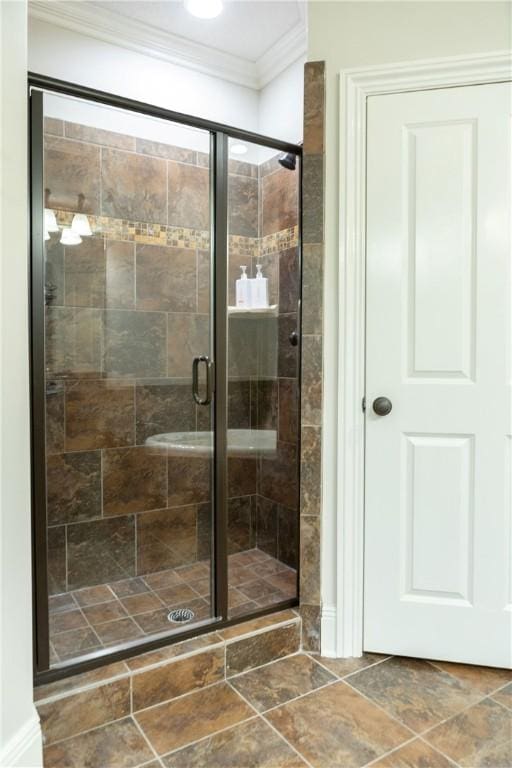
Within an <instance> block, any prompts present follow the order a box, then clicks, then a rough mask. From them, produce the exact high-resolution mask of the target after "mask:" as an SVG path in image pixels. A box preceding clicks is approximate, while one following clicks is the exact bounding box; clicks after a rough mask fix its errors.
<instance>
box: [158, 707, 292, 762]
mask: <svg viewBox="0 0 512 768" xmlns="http://www.w3.org/2000/svg"><path fill="white" fill-rule="evenodd" d="M163 763H164V766H166V768H190V766H194V768H227V766H233V768H235V766H238V767H239V768H242V766H243V767H244V768H249V766H250V768H277V767H278V766H279V768H302V766H305V765H306V763H304V762H303V760H301V758H300V757H299V756H298V755H297V753H296V752H294V751H293V750H292V749H291V748H290V747H289V746H288V745H287V744H286V743H285V742H284V741H283V740H282V739H280V738H279V736H278V735H277V734H276V732H275V731H273V730H272V728H270V727H269V726H268V725H267V724H266V723H265V722H263V720H261V719H259V718H258V719H256V718H255V719H254V720H249V721H248V722H247V723H243V724H242V725H236V726H235V727H234V728H229V729H228V730H226V731H223V732H222V733H217V734H215V735H214V736H210V738H207V739H203V740H202V741H200V742H198V743H197V744H192V745H190V746H189V747H185V748H184V749H180V750H179V751H177V752H173V753H172V754H170V755H167V757H164V758H163Z"/></svg>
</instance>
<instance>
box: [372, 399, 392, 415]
mask: <svg viewBox="0 0 512 768" xmlns="http://www.w3.org/2000/svg"><path fill="white" fill-rule="evenodd" d="M392 408H393V404H392V402H391V400H390V399H389V398H387V397H377V398H376V399H375V400H374V401H373V410H374V411H375V413H376V414H377V416H387V415H388V413H391V409H392Z"/></svg>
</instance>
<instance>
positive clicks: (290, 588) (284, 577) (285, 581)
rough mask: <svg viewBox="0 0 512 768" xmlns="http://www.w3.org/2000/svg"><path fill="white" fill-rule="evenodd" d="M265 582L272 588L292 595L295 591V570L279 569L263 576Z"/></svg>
mask: <svg viewBox="0 0 512 768" xmlns="http://www.w3.org/2000/svg"><path fill="white" fill-rule="evenodd" d="M265 581H266V582H267V584H270V586H271V587H273V588H274V589H278V590H279V591H280V592H284V593H285V594H287V595H289V596H290V597H293V595H295V593H296V591H297V574H296V572H295V571H280V572H279V573H275V574H274V575H273V576H267V577H266V578H265Z"/></svg>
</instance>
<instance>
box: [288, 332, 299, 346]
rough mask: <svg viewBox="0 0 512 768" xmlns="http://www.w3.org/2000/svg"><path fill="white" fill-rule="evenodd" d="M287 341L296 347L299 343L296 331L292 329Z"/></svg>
mask: <svg viewBox="0 0 512 768" xmlns="http://www.w3.org/2000/svg"><path fill="white" fill-rule="evenodd" d="M288 341H289V342H290V344H291V345H292V347H296V346H297V344H298V343H299V334H298V333H297V331H292V332H291V333H290V335H289V336H288Z"/></svg>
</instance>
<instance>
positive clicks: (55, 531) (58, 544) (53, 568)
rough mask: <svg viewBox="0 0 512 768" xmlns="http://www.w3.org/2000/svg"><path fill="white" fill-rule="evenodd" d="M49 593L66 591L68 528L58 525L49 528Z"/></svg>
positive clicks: (55, 593)
mask: <svg viewBox="0 0 512 768" xmlns="http://www.w3.org/2000/svg"><path fill="white" fill-rule="evenodd" d="M47 546H48V563H47V567H48V594H50V595H58V594H59V593H61V592H65V591H66V588H67V584H66V528H65V526H64V525H58V526H54V527H51V528H48V534H47Z"/></svg>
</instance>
